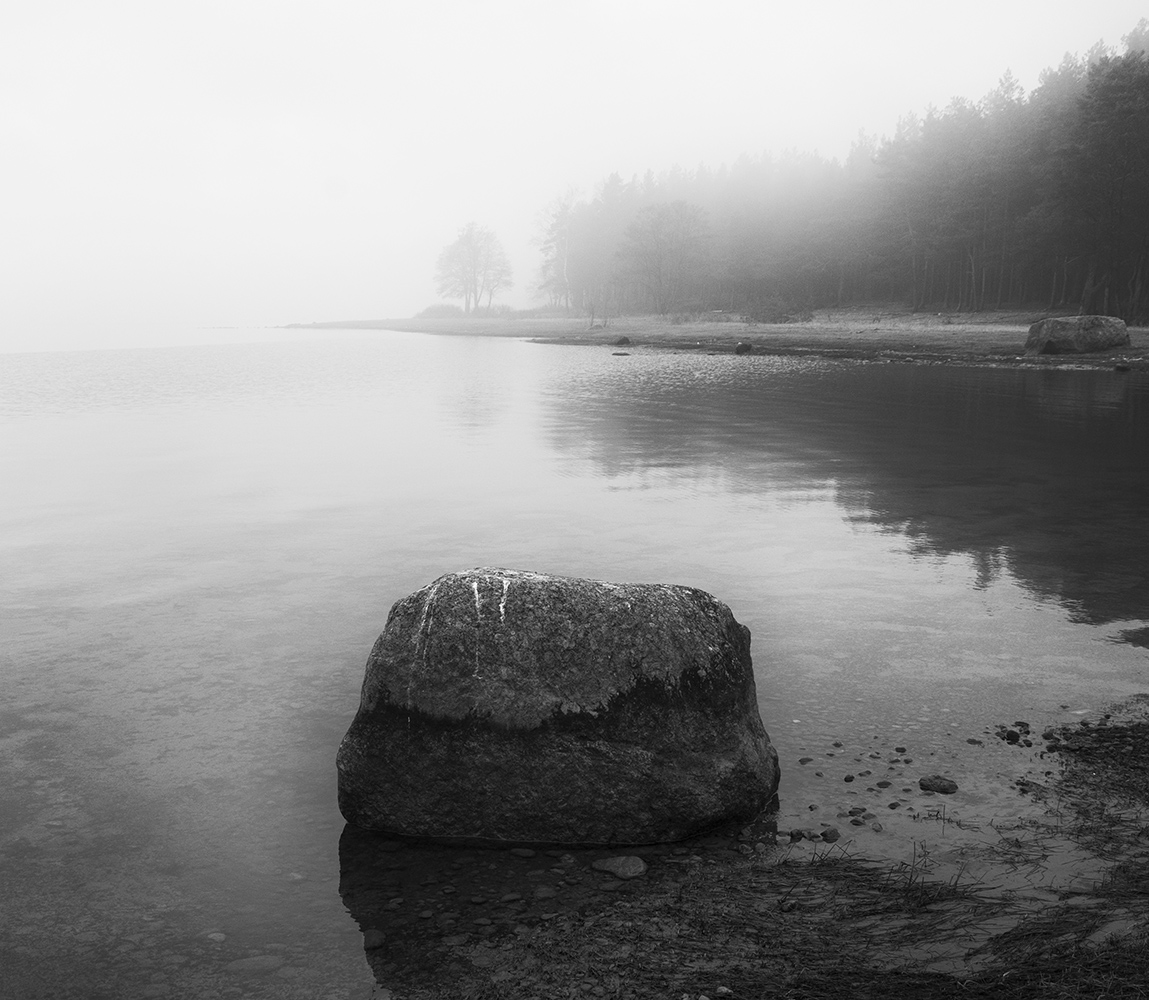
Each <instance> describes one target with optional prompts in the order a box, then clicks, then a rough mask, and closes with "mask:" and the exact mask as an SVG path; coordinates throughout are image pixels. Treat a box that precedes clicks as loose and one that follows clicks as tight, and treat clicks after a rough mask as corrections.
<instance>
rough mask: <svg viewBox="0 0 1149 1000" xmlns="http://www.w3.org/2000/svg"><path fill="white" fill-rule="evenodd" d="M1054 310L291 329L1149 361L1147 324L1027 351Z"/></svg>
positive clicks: (411, 322) (884, 354) (1044, 361)
mask: <svg viewBox="0 0 1149 1000" xmlns="http://www.w3.org/2000/svg"><path fill="white" fill-rule="evenodd" d="M1048 315H1062V314H1059V313H1056V312H1054V313H1046V312H1041V311H1037V310H1033V311H1026V312H1018V311H1013V312H988V311H987V312H980V313H923V312H919V313H913V312H910V311H909V310H908V309H907V308H905V307H901V306H897V305H874V306H864V307H854V308H850V309H819V310H817V311H816V312H814V313H813V314H812V315H811V318H810V319H806V320H802V321H799V322H793V323H749V322H746V321H744V320H743V319H742V318H741V317H740V316H738V315H735V314H733V313H704V314H701V315H698V316H691V317H689V318H677V317H676V318H669V317H665V316H619V317H616V318H611V319H608V320H607V323H606V325H605V327H604V326H602V325H600V324H599V323H596V325H595V327H594V328H593V329H592V328H590V324H589V321H588V320H587V318H586V317H553V316H551V317H540V316H536V315H532V314H530V313H520V314H514V313H512V314H509V315H503V316H496V317H485V316H477V317H467V316H463V317H452V318H435V319H431V318H423V317H416V318H408V319H380V320H339V321H333V322H324V323H293V324H291V325H290V326H289V327H288V329H292V330H397V331H404V332H412V333H430V334H439V335H444V336H480V337H519V338H522V339H526V340H535V341H539V342H541V343H549V344H585V345H589V346H595V345H597V346H613V345H614V344H615V342H616V341H617V340H619V339H620V338H621V337H626V338H628V340H629V343H628V344H627V348H628V350H631V351H634V350H636V349H642V348H649V349H663V350H674V351H701V352H704V353H716V354H721V353H731V354H732V353H734V352H735V349H736V348H737V347H738V345H739V344H743V345H749V348H750V350H749V351H746V349H745V348H743V349H742V351H741V352H740V353H743V354H749V355H751V356H752V355H754V354H771V355H806V356H815V357H839V358H856V359H862V360H875V361H877V360H887V361H918V362H934V363H951V364H997V365H1008V364H1025V365H1032V366H1041V367H1048V366H1050V365H1062V366H1064V365H1067V364H1071V365H1074V366H1085V367H1098V368H1107V367H1113V366H1114V365H1123V366H1128V367H1129V368H1131V369H1134V368H1136V369H1146V370H1149V329H1146V328H1133V327H1131V328H1130V330H1129V334H1130V340H1131V344H1130V346H1129V347H1127V348H1121V349H1118V350H1115V351H1105V352H1101V353H1097V354H1080V355H1052V356H1043V357H1037V358H1034V357H1026V356H1025V352H1024V345H1025V338H1026V334H1027V332H1028V330H1029V327H1030V325H1031V324H1033V323H1035V322H1037V321H1038V320H1039V319H1043V318H1044V317H1046V316H1048Z"/></svg>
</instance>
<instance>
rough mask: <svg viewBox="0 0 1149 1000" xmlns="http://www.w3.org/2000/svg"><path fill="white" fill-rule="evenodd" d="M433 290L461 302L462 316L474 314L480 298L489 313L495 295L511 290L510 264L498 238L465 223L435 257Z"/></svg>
mask: <svg viewBox="0 0 1149 1000" xmlns="http://www.w3.org/2000/svg"><path fill="white" fill-rule="evenodd" d="M435 287H436V289H437V291H438V292H439V294H440V295H443V296H446V297H447V298H451V299H462V300H463V311H464V312H466V313H470V312H471V311H472V310H477V309H478V308H479V306H480V305H481V304H482V301H483V297H484V296H486V299H487V308H488V309H490V307H491V300H492V299H493V298H494V296H495V293H496V292H498V291H501V290H502V289H504V288H510V287H511V262H510V260H508V258H507V254H506V251H504V250H503V245H502V244H501V243H500V242H499V238H498V237H497V236H496V235H495V234H494V233H493V232H491V230H489V229H487V228H486V226H480V225H478V224H477V223H474V222H468V223H467V224H466V225H465V226H464V227H463V228H462V229H460V230H459V236H458V238H457V239H456V240H455V242H454V243H452V244H450V245H449V246H447V247H444V248H443V252H442V253H440V254H439V261H438V264H437V265H436V268H435Z"/></svg>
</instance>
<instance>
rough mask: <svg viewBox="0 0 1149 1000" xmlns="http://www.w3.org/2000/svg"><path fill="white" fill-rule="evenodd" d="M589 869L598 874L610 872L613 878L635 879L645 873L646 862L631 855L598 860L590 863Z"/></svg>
mask: <svg viewBox="0 0 1149 1000" xmlns="http://www.w3.org/2000/svg"><path fill="white" fill-rule="evenodd" d="M591 868H594V869H595V870H596V871H600V872H610V874H611V875H613V876H614V877H615V878H624V879H626V878H637V877H638V876H639V875H643V874H645V872H646V862H645V861H643V860H642V858H639V857H636V856H635V855H633V854H624V855H620V856H618V857H614V858H600V859H599V860H598V861H592V862H591Z"/></svg>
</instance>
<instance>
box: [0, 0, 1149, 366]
mask: <svg viewBox="0 0 1149 1000" xmlns="http://www.w3.org/2000/svg"><path fill="white" fill-rule="evenodd" d="M1142 8H1143V5H1142V4H1140V3H1138V2H1137V0H1101V2H1098V3H1091V4H1074V5H1067V4H1062V5H1059V6H1058V8H1057V10H1056V13H1051V10H1050V8H1049V6H1048V4H1043V3H1038V2H1036V0H1023V2H1018V3H1010V4H1004V5H1003V4H992V3H989V2H982V0H978V2H974V3H969V4H966V5H965V6H964V7H963V8H962V16H960V17H954V16H953V15H952V13H951V12H950V11H948V10H943V9H941V8H937V9H932V8H929V7H926V8H923V7H922V5H920V4H916V3H910V2H901V0H898V2H891V3H884V4H880V5H859V4H853V3H839V2H826V0H823V2H815V3H808V4H802V5H778V4H748V3H744V2H741V0H720V2H717V3H709V4H706V5H705V6H699V5H697V4H690V3H653V2H646V0H641V2H634V3H627V4H622V5H619V4H612V3H606V2H605V0H589V2H586V3H580V4H578V5H576V6H575V7H570V6H557V5H553V4H538V3H519V2H508V0H495V2H493V3H485V4H482V5H475V4H470V3H463V2H431V3H424V4H384V5H380V4H374V3H366V2H342V3H335V4H318V3H310V2H305V3H286V4H283V3H269V2H259V0H257V2H248V3H242V4H235V3H221V2H214V0H208V2H204V3H196V4H163V5H155V4H148V3H142V2H131V0H127V2H111V3H102V4H99V5H98V6H92V5H88V4H80V3H73V2H67V0H64V2H59V0H50V2H46V3H37V4H24V5H10V9H9V10H7V11H6V13H5V15H4V18H3V26H2V27H3V30H2V31H0V128H2V130H3V134H4V137H5V139H4V144H5V148H4V155H3V156H2V157H0V218H2V219H3V237H2V239H0V349H7V350H35V349H41V348H45V349H55V348H60V347H68V346H80V347H84V346H87V347H95V346H112V345H128V344H132V345H142V344H150V343H173V342H178V343H188V342H200V341H217V340H234V339H237V338H239V337H241V336H249V335H250V334H249V333H248V332H246V331H241V330H240V329H239V328H244V327H251V326H264V325H278V324H284V323H290V322H309V321H313V320H326V319H351V318H380V317H384V316H406V315H410V314H411V313H413V312H414V311H416V310H418V309H420V308H422V307H424V306H426V305H427V304H429V303H430V302H431V301H433V300H434V298H435V295H434V289H433V284H432V275H433V271H434V265H435V259H436V256H437V254H438V253H439V251H440V250H441V249H442V248H443V247H444V246H445V245H446V244H448V243H449V242H450V241H451V240H452V239H453V238H454V237H455V234H456V233H457V231H458V229H459V228H460V227H461V226H463V225H464V224H466V223H467V222H469V221H472V220H474V221H476V222H478V223H479V224H480V225H485V226H488V227H490V228H491V229H492V230H493V231H494V232H496V234H497V235H498V236H499V238H500V239H501V241H502V242H503V244H504V245H505V246H506V248H507V251H508V254H509V256H510V258H511V262H512V265H513V268H514V272H515V287H514V289H513V290H512V291H511V292H510V293H509V295H508V296H507V297H506V298H505V300H504V301H507V302H510V303H512V304H516V305H527V304H530V303H531V299H532V293H531V285H532V282H533V280H534V275H535V271H536V269H537V266H538V256H537V251H536V250H535V249H534V247H533V246H532V240H533V239H534V238H535V237H536V236H537V218H538V214H539V212H540V211H541V210H542V209H543V208H544V207H545V206H546V205H547V204H548V203H549V202H551V201H552V199H555V198H557V197H559V196H561V195H563V194H564V193H565V192H567V191H568V190H570V189H574V190H575V191H578V192H581V193H582V194H584V195H587V194H592V193H593V191H594V189H595V187H596V185H598V184H600V183H601V182H602V181H603V179H604V178H605V177H607V175H609V174H610V173H612V172H618V173H619V174H620V175H621V176H622V177H623V178H624V179H626V180H629V179H630V178H631V177H632V176H636V175H637V176H638V177H640V178H641V177H642V176H643V175H644V174H645V173H646V171H648V170H651V171H653V172H654V173H655V174H658V173H660V172H663V171H669V170H671V169H672V168H674V167H676V166H678V167H681V168H682V169H684V170H692V169H695V168H696V167H698V166H699V165H700V164H704V165H706V166H708V167H710V168H717V167H720V166H721V165H723V164H732V163H734V162H735V161H736V160H737V159H738V158H739V157H740V156H742V155H750V156H758V155H761V154H762V153H764V152H767V151H773V152H774V153H776V154H781V153H783V152H784V151H787V150H800V151H816V152H819V153H820V154H821V155H823V156H825V157H839V158H841V157H844V156H845V155H846V154H847V152H848V150H849V148H850V144H851V142H852V141H853V140H854V139H855V137H856V136H857V134H858V132H859V130H860V129H864V130H865V131H867V132H868V133H870V134H872V135H875V136H879V137H880V136H883V135H892V134H893V132H894V129H895V127H896V123H897V121H898V118H899V117H900V116H902V115H904V114H906V113H908V112H917V113H919V114H920V113H923V112H924V111H925V109H926V108H927V107H928V106H930V105H934V106H937V107H944V106H946V105H947V104H948V103H949V102H950V100H951V99H952V98H953V97H955V96H961V97H965V98H968V99H970V100H973V101H977V100H979V99H980V98H981V97H983V96H984V95H985V94H987V93H988V92H990V91H991V90H992V89H993V88H994V87H995V86H996V85H997V83H998V81H999V79H1000V78H1001V76H1002V75H1003V74H1004V73H1005V72H1006V70H1011V71H1012V73H1013V75H1014V77H1015V78H1016V79H1017V80H1018V81H1019V82H1020V84H1021V86H1022V87H1023V88H1024V89H1025V90H1026V91H1029V90H1032V89H1033V88H1035V87H1036V86H1037V84H1038V78H1039V74H1040V72H1041V71H1042V70H1043V69H1044V68H1046V67H1048V66H1052V65H1056V64H1058V63H1059V62H1060V61H1061V58H1062V55H1063V54H1064V53H1066V52H1072V53H1084V52H1085V51H1086V50H1088V49H1089V48H1090V47H1091V46H1092V45H1094V44H1095V43H1097V42H1098V41H1104V42H1105V43H1106V44H1108V45H1111V46H1119V45H1120V40H1121V37H1122V36H1123V35H1124V34H1125V33H1127V32H1129V31H1130V30H1131V29H1132V28H1133V26H1134V25H1135V24H1136V23H1137V20H1138V18H1139V17H1141V16H1143V15H1144V10H1143V9H1142Z"/></svg>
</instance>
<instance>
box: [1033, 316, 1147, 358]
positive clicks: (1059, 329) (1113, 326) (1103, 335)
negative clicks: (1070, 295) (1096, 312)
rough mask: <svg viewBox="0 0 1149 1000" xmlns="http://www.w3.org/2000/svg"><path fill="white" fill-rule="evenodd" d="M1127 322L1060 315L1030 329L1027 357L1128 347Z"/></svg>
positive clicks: (1113, 318)
mask: <svg viewBox="0 0 1149 1000" xmlns="http://www.w3.org/2000/svg"><path fill="white" fill-rule="evenodd" d="M1129 343H1130V341H1129V331H1128V330H1127V329H1126V328H1125V321H1124V320H1121V319H1117V318H1116V317H1115V316H1058V317H1054V318H1050V319H1043V320H1040V321H1039V322H1037V323H1034V324H1033V326H1031V327H1030V328H1029V336H1028V337H1027V338H1026V340H1025V353H1026V354H1088V353H1090V352H1091V351H1107V350H1109V349H1110V348H1113V347H1128V346H1129Z"/></svg>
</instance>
